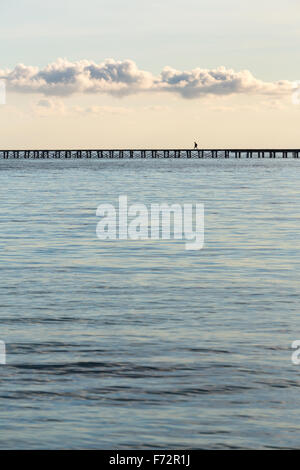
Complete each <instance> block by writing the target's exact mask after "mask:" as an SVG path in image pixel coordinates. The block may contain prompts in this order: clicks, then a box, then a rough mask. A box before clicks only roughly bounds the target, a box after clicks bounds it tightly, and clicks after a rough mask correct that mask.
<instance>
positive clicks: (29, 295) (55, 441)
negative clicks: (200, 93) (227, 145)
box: [0, 159, 300, 449]
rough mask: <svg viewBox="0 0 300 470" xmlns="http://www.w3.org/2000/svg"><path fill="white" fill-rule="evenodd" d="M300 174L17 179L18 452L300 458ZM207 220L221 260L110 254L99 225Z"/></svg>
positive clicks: (6, 248) (292, 169) (9, 405)
mask: <svg viewBox="0 0 300 470" xmlns="http://www.w3.org/2000/svg"><path fill="white" fill-rule="evenodd" d="M299 177H300V168H299V162H297V161H291V160H289V161H282V160H276V161H274V160H270V161H268V160H264V161H262V160H260V161H258V160H253V161H247V160H238V161H233V160H217V161H216V160H204V161H202V160H201V161H193V160H191V161H188V160H167V161H161V160H134V161H129V160H126V159H125V160H123V161H94V160H91V161H88V160H84V161H73V160H72V161H55V160H54V161H28V160H27V161H22V160H19V161H12V160H6V161H1V162H0V180H1V184H0V196H1V218H0V224H1V231H0V239H1V245H0V246H1V251H0V271H1V283H0V304H1V330H0V340H2V341H5V343H6V351H7V365H5V366H4V365H1V366H0V374H1V376H0V377H1V384H0V405H1V407H0V447H1V448H7V447H9V448H78V447H81V448H96V447H98V448H102V449H105V448H116V449H128V448H134V449H139V448H143V449H144V448H157V449H158V448H169V449H171V448H187V447H188V448H200V447H205V448H239V447H247V448H254V447H256V448H262V447H264V448H271V447H274V448H285V447H289V448H290V447H297V446H298V445H299V436H300V426H299V423H298V419H297V418H298V414H297V411H298V408H299V404H300V399H299V386H300V380H299V378H300V369H299V367H300V366H295V365H292V363H291V354H292V350H291V343H292V341H294V340H296V339H300V331H299V321H297V320H298V316H299V297H300V291H299V273H300V267H299V260H300V257H299V254H300V241H299V229H300V211H299V209H300V202H299ZM122 194H127V195H128V197H129V203H134V202H141V203H144V204H146V205H149V204H151V203H155V202H168V203H180V204H183V203H187V202H191V203H196V202H199V203H204V204H205V248H204V249H203V250H202V251H186V250H185V247H184V244H185V242H184V240H182V241H180V240H178V241H174V240H171V241H162V240H159V241H153V240H149V241H132V240H128V241H126V240H124V241H119V240H117V241H100V240H99V239H98V238H97V237H96V232H95V230H96V224H97V222H98V218H97V217H96V208H97V206H98V205H99V204H100V203H103V202H109V203H113V204H116V203H117V200H118V197H119V195H122Z"/></svg>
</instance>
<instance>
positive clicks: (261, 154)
mask: <svg viewBox="0 0 300 470" xmlns="http://www.w3.org/2000/svg"><path fill="white" fill-rule="evenodd" d="M17 158H22V159H32V160H35V159H81V158H93V159H98V158H100V159H101V158H102V159H104V158H118V159H119V158H129V159H131V158H237V159H239V158H300V149H194V150H193V149H106V150H105V149H94V150H92V149H79V150H78V149H77V150H76V149H56V150H49V149H48V150H41V149H39V150H38V149H36V150H29V149H27V150H26V149H25V150H0V159H17Z"/></svg>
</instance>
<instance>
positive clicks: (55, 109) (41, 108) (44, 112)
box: [33, 98, 67, 117]
mask: <svg viewBox="0 0 300 470" xmlns="http://www.w3.org/2000/svg"><path fill="white" fill-rule="evenodd" d="M66 112H67V111H66V108H65V105H64V103H63V101H62V100H60V99H57V98H44V99H41V100H39V101H38V102H37V103H36V104H35V105H34V106H33V113H34V114H36V115H38V116H40V117H48V116H52V115H61V116H63V115H65V114H66Z"/></svg>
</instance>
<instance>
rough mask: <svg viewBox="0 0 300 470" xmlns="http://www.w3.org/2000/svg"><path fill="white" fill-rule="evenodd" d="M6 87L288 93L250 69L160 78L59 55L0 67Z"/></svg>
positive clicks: (120, 64) (59, 92)
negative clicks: (31, 63) (44, 63)
mask: <svg viewBox="0 0 300 470" xmlns="http://www.w3.org/2000/svg"><path fill="white" fill-rule="evenodd" d="M0 78H5V79H6V83H7V89H8V90H12V91H15V92H21V93H42V94H44V95H48V96H51V95H52V96H67V95H71V94H74V93H106V94H110V95H116V96H125V95H131V94H136V93H142V92H144V93H145V92H168V93H175V94H178V95H180V96H181V97H183V98H188V99H193V98H198V97H204V96H212V95H216V96H226V95H231V94H262V95H271V96H272V97H274V96H277V97H278V96H280V95H287V94H290V93H291V90H292V82H289V81H287V80H280V81H276V82H265V81H263V80H259V79H257V78H256V77H254V76H253V75H252V73H251V72H249V71H248V70H242V71H239V72H236V71H234V70H232V69H226V68H225V67H219V68H216V69H212V70H209V69H201V68H196V69H194V70H191V71H179V70H175V69H173V68H171V67H165V68H164V69H163V70H162V72H161V74H160V75H159V76H155V75H153V74H152V73H150V72H147V71H144V70H140V69H139V68H138V67H137V65H136V64H135V63H134V62H133V61H132V60H124V61H116V60H114V59H107V60H105V61H104V62H102V63H100V64H96V63H95V62H93V61H89V60H81V61H77V62H69V61H68V60H66V59H58V60H57V61H56V62H54V63H52V64H49V65H47V66H46V67H44V68H42V69H39V68H38V67H33V66H26V65H23V64H19V65H17V66H16V67H15V68H14V69H13V70H2V71H1V70H0Z"/></svg>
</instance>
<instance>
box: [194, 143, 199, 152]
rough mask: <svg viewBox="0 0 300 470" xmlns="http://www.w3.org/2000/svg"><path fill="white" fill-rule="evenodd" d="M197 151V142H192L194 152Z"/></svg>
mask: <svg viewBox="0 0 300 470" xmlns="http://www.w3.org/2000/svg"><path fill="white" fill-rule="evenodd" d="M197 149H198V144H197V142H194V150H197Z"/></svg>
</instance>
